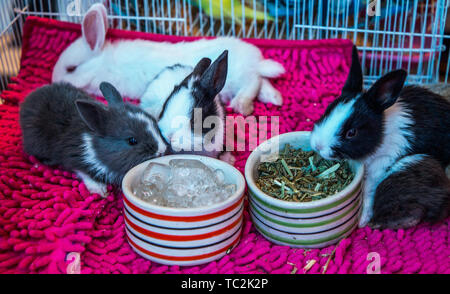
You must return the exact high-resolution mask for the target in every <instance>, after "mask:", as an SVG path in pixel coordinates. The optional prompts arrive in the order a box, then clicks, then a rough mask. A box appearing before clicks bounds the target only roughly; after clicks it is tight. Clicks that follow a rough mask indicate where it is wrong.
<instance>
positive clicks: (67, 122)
mask: <svg viewBox="0 0 450 294" xmlns="http://www.w3.org/2000/svg"><path fill="white" fill-rule="evenodd" d="M100 90H101V92H102V93H103V95H104V97H105V98H106V100H107V101H108V106H106V105H104V104H102V103H100V102H97V101H95V100H94V99H92V98H91V97H90V96H89V95H88V94H86V93H85V92H84V91H82V90H79V89H77V88H75V87H73V86H72V85H70V84H66V83H55V84H52V85H47V86H43V87H41V88H39V89H37V90H35V91H34V92H32V93H31V94H30V95H29V96H28V97H27V98H26V99H25V101H24V102H23V103H22V105H21V107H20V126H21V128H22V133H23V146H24V150H25V152H26V153H28V154H30V155H33V156H35V157H36V158H37V159H38V160H40V161H41V162H42V163H44V164H47V165H59V166H62V167H63V168H65V169H68V170H72V171H74V172H76V173H77V175H78V176H79V177H80V178H81V179H82V180H83V181H84V183H85V185H86V187H87V188H88V189H89V191H91V192H92V193H98V194H100V195H102V196H105V194H106V184H109V183H111V184H115V185H120V184H121V181H122V178H123V177H124V175H125V173H126V172H127V171H128V170H129V169H131V168H132V167H134V166H135V165H137V164H139V163H141V162H143V161H146V160H148V159H151V158H154V157H157V156H161V155H163V154H165V153H166V152H167V151H168V146H167V143H166V141H165V140H164V139H163V138H162V136H161V133H160V131H159V128H158V125H157V122H156V121H155V119H154V118H153V117H152V116H150V115H149V114H147V113H146V112H145V111H143V110H142V109H140V108H139V107H137V106H134V105H132V104H128V103H124V101H123V99H122V97H121V95H120V94H119V92H118V91H117V90H116V89H115V88H114V87H113V86H112V85H111V84H109V83H105V82H103V83H101V84H100Z"/></svg>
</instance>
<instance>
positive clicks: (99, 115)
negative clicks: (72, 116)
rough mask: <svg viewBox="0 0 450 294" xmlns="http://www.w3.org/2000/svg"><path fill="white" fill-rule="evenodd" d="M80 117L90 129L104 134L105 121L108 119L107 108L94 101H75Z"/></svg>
mask: <svg viewBox="0 0 450 294" xmlns="http://www.w3.org/2000/svg"><path fill="white" fill-rule="evenodd" d="M75 105H76V107H77V110H78V113H79V114H80V116H81V119H82V120H83V121H84V123H85V124H86V125H87V126H88V127H89V129H91V130H92V131H94V132H96V133H98V134H101V135H102V134H105V131H106V127H105V125H106V122H107V120H108V110H107V109H106V107H105V106H103V105H101V104H99V103H96V102H94V101H86V100H77V101H75Z"/></svg>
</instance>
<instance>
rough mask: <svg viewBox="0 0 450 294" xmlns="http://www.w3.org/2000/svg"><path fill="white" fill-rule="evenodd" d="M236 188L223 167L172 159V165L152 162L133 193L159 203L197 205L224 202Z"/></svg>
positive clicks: (185, 205) (176, 205)
mask: <svg viewBox="0 0 450 294" xmlns="http://www.w3.org/2000/svg"><path fill="white" fill-rule="evenodd" d="M235 191H236V185H234V184H227V183H226V182H225V175H224V172H223V171H222V170H220V169H217V170H213V169H211V168H210V167H208V166H206V165H205V164H203V163H202V162H201V161H199V160H195V159H172V160H171V161H170V162H169V164H168V165H166V164H160V163H155V162H150V163H149V165H148V166H147V167H146V168H145V170H144V172H143V174H142V175H141V178H140V180H139V182H138V184H137V185H136V187H135V189H134V191H133V193H134V194H135V195H136V197H139V198H141V199H142V200H144V201H146V202H149V203H151V204H155V205H159V206H166V207H177V208H194V207H204V206H211V205H213V204H216V203H220V202H223V201H225V200H226V199H227V198H228V197H230V196H231V195H233V194H234V192H235Z"/></svg>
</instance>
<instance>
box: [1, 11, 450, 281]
mask: <svg viewBox="0 0 450 294" xmlns="http://www.w3.org/2000/svg"><path fill="white" fill-rule="evenodd" d="M79 35H80V27H79V26H78V25H74V24H68V23H62V22H57V21H54V20H48V19H40V18H36V17H28V19H27V23H26V26H25V29H24V42H23V44H24V45H23V53H22V61H21V70H20V73H19V75H18V76H17V77H16V78H14V79H13V80H12V83H11V84H10V85H9V88H8V90H5V91H3V92H2V94H1V96H0V97H1V99H2V100H3V101H4V104H3V105H1V106H0V133H1V137H2V140H0V273H67V271H68V270H69V271H72V270H75V271H76V269H74V268H73V265H74V263H73V260H76V259H77V256H78V257H79V258H80V262H81V266H80V268H81V273H86V274H88V273H174V274H175V273H297V274H302V273H321V272H323V270H324V266H325V264H326V263H327V261H328V260H330V262H329V264H328V267H327V269H326V273H366V272H367V268H368V266H369V265H370V263H371V261H373V259H370V258H368V254H369V253H371V252H376V253H378V254H379V256H380V258H381V259H380V261H381V273H450V258H449V256H450V249H449V241H450V222H449V219H448V220H447V221H445V222H443V223H440V224H436V225H428V224H421V225H419V226H417V227H415V228H412V229H408V230H398V231H391V230H383V231H379V230H372V229H370V228H367V227H366V228H362V229H357V230H355V231H354V232H353V233H352V234H351V235H350V236H349V237H348V238H346V239H344V240H342V241H341V242H339V243H338V245H336V246H337V248H336V246H329V247H327V248H323V249H312V250H304V249H291V248H289V247H285V246H277V245H274V244H272V243H270V242H269V241H267V240H265V239H264V238H263V237H262V236H261V235H260V234H259V233H257V232H256V230H255V228H254V227H253V225H252V223H251V221H250V218H249V215H248V213H247V211H245V221H244V229H243V235H242V239H241V242H240V243H239V245H238V246H237V247H236V248H235V249H234V250H233V251H232V252H231V253H230V254H229V255H226V256H225V257H223V258H222V259H221V260H219V261H215V262H211V263H209V264H205V265H202V266H195V267H179V266H165V265H160V264H156V263H153V262H150V261H148V260H146V259H143V258H141V257H140V256H138V255H137V254H136V253H134V251H133V250H132V249H131V248H130V246H129V245H128V243H127V242H126V239H125V231H124V223H123V217H122V208H123V206H122V196H121V193H118V192H116V193H113V194H112V195H113V196H110V197H108V198H106V199H102V198H101V197H99V195H90V194H89V192H88V191H87V190H86V187H85V186H84V184H82V183H80V181H79V180H78V179H77V178H76V177H75V176H74V175H73V174H72V173H70V172H67V171H63V170H60V169H56V168H50V167H47V166H44V165H41V164H40V163H39V162H37V161H36V160H35V159H33V158H30V157H28V156H26V155H25V154H24V153H23V150H22V143H21V132H20V128H19V124H18V104H19V103H20V101H22V100H23V99H24V98H25V97H26V95H27V94H28V93H29V92H30V91H32V90H33V89H35V88H37V87H39V86H41V85H44V84H47V83H49V82H50V80H51V70H52V68H53V65H54V64H55V62H56V60H57V58H58V56H59V54H60V53H61V52H62V51H63V50H64V48H65V47H66V46H67V45H68V44H70V42H72V41H73V40H75V39H76V38H77V37H78V36H79ZM108 37H109V38H111V39H118V38H144V39H152V40H159V41H170V42H174V41H180V40H185V39H187V40H188V39H190V38H180V37H170V36H162V35H151V34H144V33H136V32H127V31H121V30H111V31H110V32H109V34H108ZM249 41H250V42H252V43H254V44H255V45H257V46H259V47H260V48H261V49H262V51H263V53H264V55H265V56H266V57H268V58H273V59H275V60H277V61H279V62H281V63H282V64H283V65H284V66H285V67H286V70H287V73H286V74H285V75H284V76H283V77H281V78H279V79H277V80H275V81H273V84H274V85H275V86H276V87H277V88H278V89H279V90H280V91H281V93H282V94H283V97H284V104H283V106H281V107H275V106H273V105H264V104H261V103H259V102H256V103H255V112H254V115H255V116H268V117H270V116H279V117H280V133H285V132H289V131H295V130H311V128H312V126H313V122H314V121H315V120H317V119H318V118H319V116H320V115H321V114H322V113H323V111H324V110H325V107H326V106H327V105H328V104H329V103H330V102H331V101H332V100H333V99H335V98H336V97H337V96H338V95H339V93H340V89H341V88H342V86H343V83H344V81H345V78H346V75H347V72H348V67H349V62H350V53H351V42H349V41H346V40H323V41H279V40H249ZM228 115H237V114H234V113H232V112H231V110H230V109H228ZM269 122H270V119H269ZM237 131H240V132H243V131H245V130H237ZM247 132H248V131H247ZM246 135H247V142H248V136H254V135H256V134H246ZM234 155H235V156H236V159H237V160H236V167H237V168H238V169H239V170H241V171H242V172H243V169H244V165H245V161H246V158H247V157H248V155H249V152H235V153H234ZM334 249H335V250H334ZM333 251H334V254H332V253H333ZM70 253H72V254H70ZM330 254H332V255H330ZM68 257H70V259H69V260H66V259H68ZM311 260H315V263H314V265H313V266H312V267H310V268H309V269H308V270H306V269H305V266H306V265H307V264H311ZM371 268H372V267H370V269H371Z"/></svg>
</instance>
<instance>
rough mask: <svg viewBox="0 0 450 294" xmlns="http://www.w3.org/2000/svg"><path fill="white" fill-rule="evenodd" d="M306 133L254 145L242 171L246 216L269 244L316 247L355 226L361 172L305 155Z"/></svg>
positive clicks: (349, 164)
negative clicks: (244, 180) (246, 195)
mask: <svg viewBox="0 0 450 294" xmlns="http://www.w3.org/2000/svg"><path fill="white" fill-rule="evenodd" d="M309 135H310V132H291V133H285V134H282V135H279V136H276V137H273V138H271V139H270V140H267V141H265V142H264V143H262V144H261V145H259V146H258V147H257V148H256V149H255V150H254V151H253V152H252V153H251V154H250V156H249V158H248V160H247V163H246V166H245V177H246V180H247V185H248V191H249V202H250V214H251V217H252V220H253V223H254V225H255V227H256V229H257V230H258V231H259V232H260V233H261V234H263V235H264V236H265V237H266V238H267V239H269V240H270V241H272V242H274V243H277V244H281V245H288V246H291V247H304V248H321V247H325V246H328V245H330V244H334V243H337V242H338V241H339V240H340V239H342V238H344V237H346V236H348V235H349V234H350V233H351V232H352V230H353V229H354V228H355V227H356V226H357V223H358V218H359V214H360V209H361V204H362V197H361V192H362V184H363V175H364V168H363V166H362V165H361V164H359V163H356V162H352V161H329V160H325V159H323V158H321V157H320V156H318V155H317V154H315V153H314V152H312V151H311V148H310V146H309Z"/></svg>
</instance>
